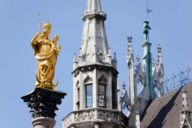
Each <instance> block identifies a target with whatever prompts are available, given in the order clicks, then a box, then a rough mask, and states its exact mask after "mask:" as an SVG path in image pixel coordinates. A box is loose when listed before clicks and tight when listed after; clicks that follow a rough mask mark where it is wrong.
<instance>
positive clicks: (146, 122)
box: [141, 84, 192, 128]
mask: <svg viewBox="0 0 192 128" xmlns="http://www.w3.org/2000/svg"><path fill="white" fill-rule="evenodd" d="M184 89H185V90H187V101H188V105H189V106H188V107H189V110H192V102H191V101H192V84H191V85H187V86H185V87H181V88H179V89H177V90H176V91H173V92H171V93H169V94H167V95H165V96H163V97H160V98H158V99H156V100H154V101H153V102H152V103H151V104H150V105H149V107H148V108H147V110H146V113H145V115H144V117H143V119H142V121H141V128H179V127H180V111H181V105H182V90H184Z"/></svg>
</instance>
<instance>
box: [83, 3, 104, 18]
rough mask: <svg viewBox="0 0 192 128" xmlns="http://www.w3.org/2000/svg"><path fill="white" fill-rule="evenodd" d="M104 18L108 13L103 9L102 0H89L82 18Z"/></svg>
mask: <svg viewBox="0 0 192 128" xmlns="http://www.w3.org/2000/svg"><path fill="white" fill-rule="evenodd" d="M95 17H97V18H102V19H104V20H105V19H106V14H105V13H104V12H103V11H102V7H101V2H100V0H88V1H87V9H86V10H85V13H84V14H83V17H82V19H83V20H85V19H86V18H95Z"/></svg>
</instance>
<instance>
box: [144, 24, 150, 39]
mask: <svg viewBox="0 0 192 128" xmlns="http://www.w3.org/2000/svg"><path fill="white" fill-rule="evenodd" d="M149 30H151V27H150V26H149V22H148V21H144V28H143V34H144V39H145V41H146V42H149Z"/></svg>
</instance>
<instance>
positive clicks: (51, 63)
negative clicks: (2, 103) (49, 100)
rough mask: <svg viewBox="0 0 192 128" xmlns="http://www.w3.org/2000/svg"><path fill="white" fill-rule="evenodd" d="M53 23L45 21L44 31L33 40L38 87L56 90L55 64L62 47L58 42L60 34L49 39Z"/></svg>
mask: <svg viewBox="0 0 192 128" xmlns="http://www.w3.org/2000/svg"><path fill="white" fill-rule="evenodd" d="M50 33H51V24H50V23H45V24H44V26H43V32H38V33H37V34H36V35H35V36H34V38H33V39H32V41H31V45H32V47H33V49H34V54H35V58H36V59H37V64H38V67H37V73H36V88H45V89H50V90H54V89H55V86H56V85H54V84H53V83H52V80H53V78H54V73H55V65H56V61H57V56H58V53H59V51H60V49H61V47H60V46H59V45H58V44H57V41H58V39H59V36H57V35H56V36H54V37H53V39H52V40H50V39H49V35H50Z"/></svg>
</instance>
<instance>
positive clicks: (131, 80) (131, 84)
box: [127, 37, 137, 106]
mask: <svg viewBox="0 0 192 128" xmlns="http://www.w3.org/2000/svg"><path fill="white" fill-rule="evenodd" d="M127 65H128V74H129V98H130V105H131V106H133V105H134V104H135V100H136V98H137V87H136V85H135V84H136V83H135V72H134V56H133V46H132V37H128V54H127Z"/></svg>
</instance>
